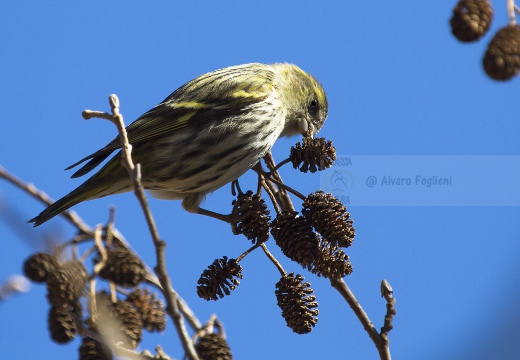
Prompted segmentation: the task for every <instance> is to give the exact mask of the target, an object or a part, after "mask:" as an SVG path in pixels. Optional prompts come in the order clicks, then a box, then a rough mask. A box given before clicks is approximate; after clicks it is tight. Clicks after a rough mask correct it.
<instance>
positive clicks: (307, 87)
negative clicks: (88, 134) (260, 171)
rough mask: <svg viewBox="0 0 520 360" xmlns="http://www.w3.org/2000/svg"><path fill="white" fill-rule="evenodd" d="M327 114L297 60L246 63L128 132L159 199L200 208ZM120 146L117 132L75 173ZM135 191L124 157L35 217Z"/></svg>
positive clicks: (212, 76)
mask: <svg viewBox="0 0 520 360" xmlns="http://www.w3.org/2000/svg"><path fill="white" fill-rule="evenodd" d="M326 117H327V98H326V96H325V92H324V91H323V88H322V87H321V85H320V84H319V83H318V82H317V81H316V80H315V79H314V78H313V77H312V76H310V75H308V74H307V73H305V72H304V71H302V70H301V69H300V68H298V67H297V66H295V65H291V64H273V65H264V64H258V63H254V64H246V65H239V66H233V67H228V68H224V69H220V70H216V71H213V72H210V73H207V74H204V75H202V76H200V77H198V78H196V79H194V80H191V81H189V82H188V83H186V84H185V85H183V86H181V87H180V88H178V89H177V90H175V91H174V92H173V93H172V94H171V95H170V96H168V97H167V98H166V99H165V100H164V101H163V102H161V103H160V104H159V105H157V106H156V107H154V108H153V109H151V110H150V111H148V112H146V113H145V114H143V115H142V116H141V117H139V118H138V119H137V120H136V121H134V122H133V123H132V124H130V125H129V126H128V127H127V128H126V129H127V132H128V138H129V141H130V143H131V144H132V147H133V149H132V157H133V160H134V162H135V163H140V164H141V173H142V182H143V185H144V187H145V188H146V189H148V190H149V191H150V192H151V193H152V195H153V196H155V197H157V198H161V199H177V200H180V199H182V200H183V201H182V205H183V207H184V208H185V209H186V210H187V211H190V212H196V211H197V209H198V207H199V205H200V203H201V201H202V200H203V199H204V197H205V195H207V194H208V193H210V192H212V191H215V190H216V189H218V188H220V187H222V186H223V185H225V184H227V183H229V182H231V181H233V180H235V179H237V178H238V177H240V176H241V175H242V174H244V173H245V172H246V171H247V170H249V169H250V168H252V167H253V166H254V165H255V164H256V163H257V162H258V161H259V160H260V159H261V158H262V157H263V156H264V155H265V154H266V153H267V152H268V151H269V150H270V149H271V147H272V146H273V144H274V143H275V141H276V140H277V139H278V138H279V137H280V136H292V135H296V134H305V133H306V132H307V130H310V132H311V133H312V134H314V133H316V132H317V131H318V130H319V129H320V128H321V126H322V125H323V122H324V121H325V118H326ZM120 148H121V145H120V141H119V137H116V138H115V139H114V140H112V141H111V142H110V143H108V144H107V145H106V146H105V147H104V148H102V149H100V150H98V151H96V152H95V153H93V154H91V155H89V156H87V157H85V158H83V159H81V160H80V161H78V162H77V163H75V164H73V165H72V166H70V167H69V168H67V169H70V168H72V167H75V166H77V165H79V164H81V163H83V162H85V161H87V160H88V162H87V163H86V164H85V165H83V167H81V168H80V169H79V170H78V171H77V172H76V173H74V174H73V175H72V177H79V176H82V175H85V174H86V173H88V172H90V171H91V170H92V169H94V168H95V167H97V166H98V165H99V164H100V163H101V162H103V160H105V159H106V158H107V157H108V156H109V155H110V154H111V153H112V152H113V151H115V150H118V149H120ZM131 190H132V183H131V181H130V178H129V177H128V174H127V173H126V170H125V169H124V168H123V166H122V165H121V163H120V158H119V156H118V155H116V156H114V157H113V158H112V159H110V160H109V161H108V162H107V163H106V164H105V165H104V166H103V167H102V168H101V169H100V170H99V171H98V172H97V173H96V174H94V175H93V176H92V177H91V178H90V179H88V180H87V181H86V182H85V183H83V184H82V185H80V186H79V187H78V188H77V189H76V190H74V191H72V192H71V193H70V194H68V195H66V196H65V197H64V198H62V199H60V200H58V201H57V202H56V203H54V204H52V205H51V206H49V207H48V208H47V209H45V210H44V211H43V212H42V213H41V214H40V215H38V216H37V217H35V218H34V219H32V220H30V221H31V222H34V225H35V226H37V225H40V224H41V223H43V222H45V221H47V220H49V219H50V218H52V217H53V216H55V215H57V214H59V213H60V212H62V211H64V210H66V209H68V208H70V207H71V206H74V205H76V204H77V203H79V202H82V201H85V200H90V199H95V198H99V197H103V196H107V195H111V194H116V193H122V192H126V191H131Z"/></svg>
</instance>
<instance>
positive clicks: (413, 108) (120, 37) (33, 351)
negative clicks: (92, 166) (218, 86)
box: [0, 1, 520, 360]
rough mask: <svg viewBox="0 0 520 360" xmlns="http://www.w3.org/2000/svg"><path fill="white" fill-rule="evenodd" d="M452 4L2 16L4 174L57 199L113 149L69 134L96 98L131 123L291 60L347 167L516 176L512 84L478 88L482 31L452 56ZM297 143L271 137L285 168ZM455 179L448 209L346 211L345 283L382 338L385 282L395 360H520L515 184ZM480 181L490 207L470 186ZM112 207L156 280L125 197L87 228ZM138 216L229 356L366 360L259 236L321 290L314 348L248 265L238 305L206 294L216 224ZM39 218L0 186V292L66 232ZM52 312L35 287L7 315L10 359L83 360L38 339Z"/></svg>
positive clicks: (353, 324) (89, 9)
mask: <svg viewBox="0 0 520 360" xmlns="http://www.w3.org/2000/svg"><path fill="white" fill-rule="evenodd" d="M494 3H495V21H494V24H493V26H492V28H491V32H492V33H493V32H495V31H496V30H497V29H498V28H500V27H502V26H504V25H505V24H506V22H507V13H506V10H505V1H500V2H498V1H494ZM454 5H455V1H444V2H411V1H402V2H392V3H386V2H376V1H364V2H348V3H347V2H332V1H322V2H316V1H312V2H311V1H298V2H296V1H285V2H280V1H263V2H262V3H261V4H260V2H256V3H252V2H230V1H225V2H209V1H208V2H153V3H146V2H123V1H113V2H101V1H89V2H65V1H56V2H52V3H44V2H36V1H26V2H3V3H1V4H0V44H1V46H2V55H1V56H0V80H1V84H2V86H1V87H0V109H1V112H0V114H1V124H2V125H1V128H0V129H1V131H0V165H2V166H3V167H5V168H6V169H7V170H9V171H11V172H12V173H15V174H17V175H18V176H19V177H21V178H23V179H25V180H26V181H30V182H33V183H34V184H35V185H37V186H38V187H39V188H41V189H43V190H45V191H46V192H47V193H48V194H50V195H51V196H52V197H54V198H59V197H61V196H63V195H65V194H66V193H67V192H69V191H70V190H72V189H73V188H75V187H76V186H78V185H79V184H80V183H81V181H82V179H74V180H71V179H69V176H70V175H71V174H70V173H68V172H65V171H63V169H64V168H65V167H67V166H68V165H70V164H72V163H74V162H76V161H77V160H78V159H80V158H82V157H83V156H85V155H87V154H90V153H91V152H93V151H95V150H97V149H98V148H100V147H102V146H104V145H105V144H106V142H108V141H109V140H111V139H112V138H113V137H114V136H115V128H114V127H113V126H112V125H111V124H109V123H108V122H104V121H100V120H91V121H84V120H82V118H81V111H82V110H84V109H87V108H89V109H95V110H108V105H107V96H108V95H109V94H111V93H116V94H117V95H118V96H119V98H120V100H121V111H122V112H123V114H124V116H125V119H126V121H127V123H130V122H131V121H132V120H133V119H135V118H136V117H138V116H139V115H140V114H142V113H144V112H145V111H147V110H148V109H150V108H151V107H153V106H154V105H155V104H157V103H158V102H160V101H161V100H163V99H164V98H165V97H166V96H167V95H169V94H170V93H171V92H172V91H173V90H175V89H176V88H177V87H178V86H180V85H182V84H183V83H184V82H186V81H188V80H190V79H192V78H194V77H196V76H198V75H200V74H202V73H204V72H207V71H211V70H214V69H217V68H221V67H225V66H229V65H236V64H241V63H248V62H256V61H258V62H263V63H273V62H292V63H295V64H297V65H299V66H300V67H301V68H303V69H304V70H306V71H308V72H309V73H311V74H313V75H314V76H315V77H316V78H317V79H318V80H319V81H320V82H321V83H322V84H323V86H324V88H325V90H326V92H327V95H328V100H329V117H328V120H327V122H326V123H325V126H324V128H323V130H322V131H321V133H320V135H321V136H324V137H326V138H328V139H331V140H333V141H334V144H335V146H336V148H337V152H338V154H339V155H341V156H355V155H371V156H376V157H375V158H377V156H381V155H421V156H422V155H448V156H449V155H479V156H483V155H502V156H506V155H507V156H510V157H509V158H500V159H501V161H504V166H503V167H501V169H502V170H504V168H505V169H506V171H502V173H505V174H506V175H505V176H507V174H510V176H511V178H518V177H519V170H518V167H515V166H513V165H515V164H518V161H517V160H518V159H517V158H515V157H514V155H518V154H519V150H520V148H519V141H518V138H519V134H520V121H519V119H518V111H517V108H516V105H517V103H518V94H519V93H520V92H519V90H520V79H514V80H512V81H510V82H506V83H497V82H494V81H492V80H489V79H488V78H487V77H486V76H485V75H484V73H483V71H482V67H481V58H482V56H483V53H484V51H485V47H486V45H487V43H488V42H489V41H490V36H489V35H488V36H487V37H486V38H485V39H483V40H481V41H480V42H478V43H476V44H471V45H466V44H460V43H458V42H457V41H456V40H455V39H454V38H453V37H452V36H451V33H450V29H449V25H448V21H449V18H450V16H451V8H452V7H453V6H454ZM298 140H299V139H298V138H292V139H282V140H280V141H278V142H277V144H276V145H275V147H274V150H273V153H274V156H275V158H276V159H278V160H282V159H283V158H284V157H286V156H287V154H288V151H289V148H290V146H292V145H293V144H294V143H295V142H296V141H298ZM496 159H498V158H496ZM437 161H438V162H439V161H441V160H439V159H437ZM476 161H478V157H477V158H476ZM497 161H498V160H497ZM438 162H437V165H438ZM508 164H511V165H510V168H508ZM465 166H468V168H467V170H466V172H467V173H469V174H473V173H474V176H473V177H474V178H475V179H476V181H477V182H478V186H474V185H473V184H472V183H471V182H468V184H467V185H466V186H463V187H462V189H461V193H460V194H458V193H455V194H452V195H450V196H452V197H453V198H454V201H453V203H450V204H449V205H450V206H439V204H437V203H434V202H432V203H431V204H430V205H429V204H420V205H421V206H415V205H413V204H412V205H410V206H402V204H399V205H400V206H391V205H392V204H390V206H389V204H384V205H385V206H379V205H372V204H371V205H370V206H368V205H367V204H363V203H359V202H358V204H356V203H355V202H354V201H353V202H352V203H351V204H350V206H349V210H350V213H351V216H352V218H353V219H354V225H355V227H356V232H357V236H356V239H355V242H354V244H353V246H352V247H351V248H349V249H348V250H347V253H348V254H349V255H350V256H351V260H352V263H353V266H354V273H353V274H352V275H351V276H349V277H348V278H347V279H346V281H347V283H348V284H349V286H350V287H351V289H352V290H353V292H354V293H355V294H356V296H357V298H358V299H359V301H360V302H361V304H362V306H363V307H364V308H365V310H366V311H367V313H368V315H369V316H370V317H371V320H372V321H373V322H374V324H375V326H376V327H377V328H380V327H381V326H382V324H383V317H384V313H385V303H384V301H383V300H382V299H381V298H380V296H379V284H380V281H381V279H383V278H385V279H387V280H388V281H389V282H390V284H391V285H392V286H393V288H394V294H395V297H396V298H397V303H396V309H397V315H396V317H395V320H394V330H393V331H392V332H391V333H390V341H391V344H390V346H391V352H392V355H393V356H394V358H396V359H417V358H421V359H460V358H472V359H489V358H501V359H513V358H518V357H519V356H520V346H518V345H515V344H518V342H517V341H516V340H517V339H518V337H519V336H520V330H519V329H518V326H516V324H518V320H519V318H520V310H519V309H518V302H517V301H516V299H517V298H518V295H519V294H518V291H519V290H518V286H517V282H518V279H519V275H520V268H519V266H518V261H517V259H518V258H519V255H520V251H519V250H520V249H519V245H518V243H519V242H518V240H519V238H520V225H519V221H518V219H519V218H520V208H519V207H518V197H519V194H518V190H517V189H515V188H514V183H515V182H510V181H509V182H507V183H506V184H505V185H504V183H502V181H501V179H503V178H504V177H503V175H502V177H501V178H497V177H495V176H494V173H493V170H492V169H493V168H492V167H489V166H488V163H486V162H483V165H482V168H481V169H479V167H478V165H477V166H475V165H474V164H472V165H471V166H469V165H468V164H466V163H464V162H461V164H460V167H461V168H462V169H466V168H465ZM412 170H413V169H412ZM445 170H446V171H445V173H446V172H448V173H449V168H448V169H445ZM282 176H283V177H284V180H285V181H286V182H287V183H288V184H292V185H294V186H295V187H296V188H297V189H298V190H300V192H302V193H304V194H308V193H310V192H312V191H315V190H317V189H319V188H320V184H321V183H322V181H323V179H324V178H323V176H324V175H321V176H320V175H318V174H314V175H310V174H301V173H299V172H298V171H294V170H292V169H290V168H284V169H283V170H282ZM470 177H471V176H470ZM253 178H254V177H252V176H246V179H245V180H244V181H243V183H241V184H242V187H243V188H244V187H247V184H250V186H249V187H253V186H254V185H253V183H254V181H253ZM511 183H512V184H513V185H511ZM482 184H486V185H487V186H485V188H486V191H485V192H482V191H480V190H479V189H482ZM389 192H390V195H391V196H399V194H397V195H396V193H394V189H390V190H389ZM462 193H463V195H464V196H463V195H462ZM504 193H506V194H510V198H511V199H513V200H512V201H511V202H504V204H502V205H508V206H496V203H494V202H493V201H492V198H493V197H494V195H493V194H500V196H503V194H504ZM468 194H469V195H468ZM423 195H424V192H423V193H421V192H419V193H417V194H415V195H414V196H419V197H420V196H423ZM403 196H411V195H403ZM468 196H469V197H473V198H479V197H480V198H481V200H482V201H481V203H482V206H468V205H472V204H473V203H471V202H469V201H468V200H467V197H468ZM506 197H507V196H506ZM488 199H489V201H488ZM231 201H232V197H231V195H230V193H229V188H228V187H224V188H223V189H221V190H219V191H217V192H216V193H214V194H213V195H211V196H209V197H208V199H207V201H206V203H205V206H206V207H207V208H209V209H213V210H216V211H221V212H226V211H229V209H230V203H231ZM506 203H507V204H506ZM511 203H513V205H514V204H515V203H516V206H511ZM396 204H397V203H396ZM111 205H114V206H115V207H116V221H117V222H116V226H117V227H118V229H119V230H120V231H121V232H122V233H123V234H124V235H125V236H126V238H127V239H128V241H129V242H130V243H131V244H132V246H133V248H134V249H135V250H136V251H137V252H138V253H139V254H140V255H141V256H142V257H143V259H144V260H146V261H147V262H148V263H149V264H150V265H151V266H153V264H154V254H153V251H152V242H151V240H150V237H149V235H148V233H147V230H146V226H145V222H144V219H143V216H142V214H141V212H140V211H139V209H138V206H137V202H136V200H135V198H134V197H133V195H131V194H125V195H118V196H114V197H109V198H105V199H100V200H96V201H91V202H87V203H84V204H80V205H78V206H76V207H75V208H74V209H75V210H76V211H77V212H78V213H79V214H80V215H81V216H82V217H83V218H84V219H85V221H87V222H88V223H89V224H91V225H92V226H93V225H95V224H98V223H103V222H105V221H106V220H107V217H108V207H109V206H111ZM440 205H443V204H442V203H441V204H440ZM444 205H445V204H444ZM499 205H500V204H499ZM298 206H299V205H297V207H298ZM151 207H152V211H153V213H154V216H155V219H156V221H157V224H158V228H159V231H160V234H161V236H162V238H163V239H164V240H166V241H167V243H168V247H167V256H168V266H169V269H170V273H171V276H172V279H173V286H174V288H175V289H176V290H177V291H178V292H179V293H180V294H181V296H183V298H185V299H186V301H187V302H188V303H189V305H190V306H191V307H192V309H193V310H194V312H195V313H196V314H197V316H198V317H199V318H200V319H201V320H202V321H204V320H206V319H208V318H209V316H210V314H212V313H216V314H217V315H218V316H219V318H220V319H221V320H222V321H223V323H224V324H225V327H226V331H227V334H228V337H229V343H230V345H231V348H232V350H233V353H234V355H235V358H236V359H263V358H266V357H270V358H280V359H300V358H303V357H306V358H330V359H343V358H349V359H361V360H363V359H376V358H377V352H376V350H375V348H374V346H373V344H372V343H371V341H370V339H369V338H368V336H367V334H366V333H365V332H364V330H363V329H362V327H361V325H360V323H359V322H358V321H357V319H356V318H355V316H354V315H353V313H352V311H351V310H350V309H349V308H348V306H347V304H346V303H345V302H344V301H343V300H342V299H341V297H340V296H339V295H338V293H337V292H335V291H334V289H332V288H331V287H330V285H328V282H327V281H326V280H324V279H321V278H316V277H314V276H312V275H311V274H308V273H305V272H303V271H302V270H301V268H300V267H299V266H298V265H296V264H292V263H290V261H289V260H288V259H286V258H284V257H283V255H282V254H281V253H280V252H279V251H278V250H277V249H276V246H275V244H274V241H272V240H270V241H269V242H268V245H269V247H270V249H271V251H273V253H275V255H276V256H277V257H278V258H279V260H280V261H282V263H283V265H284V267H285V268H286V269H287V270H289V271H297V272H302V274H303V275H304V276H305V278H306V279H308V280H309V281H310V282H311V283H312V286H313V288H314V290H315V294H316V296H317V300H318V302H319V304H320V307H319V309H320V314H319V322H318V324H317V326H316V328H315V330H314V331H313V332H312V333H311V334H308V335H304V336H301V335H296V334H294V333H292V332H291V331H290V329H289V328H287V327H286V325H285V322H284V320H283V319H282V317H281V316H280V310H279V308H278V307H277V306H276V299H275V296H274V285H275V283H276V282H277V281H278V278H279V274H278V272H277V270H276V269H275V268H274V267H273V266H271V265H270V263H269V261H268V260H267V259H266V258H265V256H263V255H262V254H261V253H260V252H255V253H253V254H251V255H250V256H248V257H247V258H246V259H245V260H244V261H243V262H242V266H243V267H244V279H243V280H242V282H241V285H240V286H239V287H238V288H237V290H236V291H235V292H234V293H233V294H232V296H229V297H227V298H224V299H222V300H220V301H218V302H206V301H204V300H201V299H199V298H198V297H197V295H196V293H195V287H196V281H197V279H198V277H199V276H200V273H201V272H202V271H203V270H204V269H205V268H206V267H207V266H208V265H209V264H210V263H211V262H212V261H213V260H214V259H215V258H219V257H222V256H223V255H227V256H228V257H236V256H238V255H239V254H240V253H241V252H242V251H244V250H245V249H246V248H247V247H248V245H249V243H248V242H247V240H246V239H245V238H244V237H239V236H234V235H232V233H231V231H230V229H229V226H228V225H226V224H223V223H219V222H217V221H216V220H212V219H206V218H203V217H199V216H195V215H191V214H188V213H186V212H184V211H183V210H182V208H181V206H180V203H179V202H168V201H160V200H151ZM13 209H16V210H13ZM41 210H42V206H41V205H40V204H39V203H37V202H36V201H35V200H33V199H31V198H29V197H27V196H26V195H25V194H23V193H22V192H21V191H19V190H18V189H15V188H13V187H12V186H11V185H9V184H7V183H5V182H0V212H1V213H0V215H2V218H3V220H2V219H0V234H1V239H2V242H0V251H2V253H3V254H4V255H3V256H2V262H1V265H0V281H3V280H5V279H7V278H8V277H9V276H11V275H12V274H16V273H20V272H21V263H22V261H23V260H24V259H25V258H26V257H27V256H28V255H29V254H30V253H32V252H34V251H35V250H37V249H40V248H41V239H42V237H44V236H45V235H46V234H59V236H60V238H62V239H67V238H69V237H71V236H72V235H73V234H74V229H73V228H71V227H70V226H69V225H68V224H67V223H66V222H65V221H63V220H62V219H59V218H57V219H55V220H53V221H51V222H49V223H48V224H46V225H44V226H41V227H40V228H37V229H34V230H33V229H32V228H30V226H29V225H26V224H25V223H24V221H25V220H27V219H30V218H32V217H33V216H35V215H36V214H38V213H39V212H40V211H41ZM13 218H14V219H15V220H13ZM16 219H18V220H16ZM17 221H19V223H18V222H17ZM15 229H17V230H15ZM22 234H23V236H22ZM47 309H48V305H47V304H46V300H45V289H44V287H42V286H37V285H35V286H33V287H32V289H31V291H30V292H29V293H27V294H24V295H19V296H16V297H13V298H11V299H9V300H7V301H4V302H3V303H2V304H1V305H0V318H1V319H2V320H1V321H2V324H3V326H2V327H0V339H2V340H1V341H0V343H2V344H3V346H2V350H0V351H1V352H3V354H2V356H3V357H6V358H8V357H16V358H20V359H29V358H35V357H42V354H47V355H45V358H56V359H61V358H74V357H76V356H77V347H78V346H79V341H78V340H75V342H73V343H72V344H70V345H67V346H59V345H57V344H54V343H52V342H51V341H50V339H49V336H48V333H47V325H46V318H47ZM512 339H515V341H512ZM156 344H161V345H162V346H163V348H164V349H165V351H166V352H167V353H168V354H170V355H171V356H175V357H177V358H181V357H182V352H181V348H180V344H179V342H178V340H177V336H176V334H175V333H174V331H173V326H172V324H171V323H169V328H167V331H166V333H165V334H163V335H158V336H157V335H149V334H146V335H145V337H144V341H143V343H142V349H153V348H154V347H155V345H156Z"/></svg>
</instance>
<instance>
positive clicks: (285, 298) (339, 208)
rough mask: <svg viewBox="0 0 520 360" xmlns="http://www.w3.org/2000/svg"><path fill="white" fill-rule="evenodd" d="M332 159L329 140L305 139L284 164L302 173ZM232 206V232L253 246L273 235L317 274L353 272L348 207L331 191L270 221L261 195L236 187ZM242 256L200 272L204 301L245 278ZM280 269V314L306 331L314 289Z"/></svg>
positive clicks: (313, 319) (312, 317)
mask: <svg viewBox="0 0 520 360" xmlns="http://www.w3.org/2000/svg"><path fill="white" fill-rule="evenodd" d="M335 160H336V150H335V148H334V147H333V146H332V142H331V141H327V140H325V139H323V138H314V139H313V138H310V137H305V138H304V139H303V140H302V143H297V144H296V145H295V146H293V147H292V148H291V153H290V156H289V159H288V160H287V161H286V162H290V163H292V165H293V167H294V168H297V169H299V170H300V171H301V172H308V171H310V172H312V173H313V172H316V171H321V170H324V169H326V168H329V167H330V166H331V165H332V164H333V162H334V161H335ZM232 205H233V210H232V213H231V214H232V218H233V219H235V220H234V221H235V222H234V224H233V227H234V229H233V230H234V233H235V234H243V235H245V236H246V237H247V238H248V239H249V240H251V241H252V242H253V244H257V245H258V244H262V243H263V242H265V241H266V240H268V239H269V236H270V235H272V236H273V238H274V240H275V242H276V245H278V246H279V247H280V249H281V250H282V252H283V254H284V255H286V256H287V257H288V258H289V259H291V260H293V261H295V262H297V263H298V264H300V265H301V266H302V267H303V268H304V269H307V270H309V271H310V272H312V273H313V274H316V275H318V276H322V277H326V278H329V279H340V278H342V277H344V276H346V275H349V274H351V273H352V265H351V263H350V260H349V257H348V255H347V254H345V252H344V251H343V249H345V248H347V247H349V246H350V245H351V244H352V242H353V241H354V236H355V229H354V227H353V226H352V223H353V221H352V219H351V218H350V214H349V213H348V211H347V209H346V207H345V206H344V205H343V204H342V203H341V201H340V200H339V199H338V198H336V197H334V196H333V195H331V194H326V193H324V192H323V191H321V190H319V191H316V192H313V193H311V194H309V195H308V196H307V197H306V198H305V199H304V200H303V204H302V210H301V212H296V211H278V213H277V216H276V218H275V219H274V220H273V221H271V217H270V216H269V210H267V206H266V204H265V201H264V199H262V198H261V197H260V194H253V192H252V191H247V192H245V193H242V192H240V191H239V194H238V196H237V199H236V200H234V201H233V203H232ZM242 258H243V257H242V256H241V257H240V258H239V259H238V260H237V259H229V258H228V257H227V256H224V257H223V258H220V259H216V260H215V261H214V262H213V263H212V264H211V265H210V266H209V267H208V268H207V269H206V270H204V272H203V273H202V275H201V277H200V279H199V281H198V286H197V294H198V295H199V296H200V297H201V298H203V299H206V300H218V299H220V298H222V297H224V296H225V295H230V294H231V291H232V290H235V288H236V287H237V286H238V285H239V283H240V282H239V279H242V278H243V275H242V270H243V269H242V267H241V266H240V265H239V262H240V260H241V259H242ZM280 272H281V275H282V276H281V278H280V280H279V281H278V283H277V284H276V290H275V295H276V298H277V302H278V306H279V307H280V308H281V310H282V316H283V317H284V319H285V321H286V323H287V325H288V326H289V327H290V328H291V329H292V330H293V331H294V332H296V333H298V334H305V333H308V332H310V331H312V329H313V327H314V326H315V325H316V323H317V315H318V309H317V306H318V303H317V302H316V297H315V295H314V294H313V289H312V288H311V287H310V283H309V282H306V281H304V278H303V276H302V275H300V274H294V273H289V274H288V273H286V272H284V271H280Z"/></svg>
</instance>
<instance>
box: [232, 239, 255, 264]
mask: <svg viewBox="0 0 520 360" xmlns="http://www.w3.org/2000/svg"><path fill="white" fill-rule="evenodd" d="M259 246H260V244H259V243H256V244H255V245H253V246H251V247H250V248H249V249H247V250H246V251H244V252H243V253H242V255H240V256H239V257H238V258H237V259H236V262H237V263H239V262H240V260H242V259H243V258H245V257H246V256H247V255H248V254H249V253H251V252H252V251H253V250H255V249H257V248H258V247H259Z"/></svg>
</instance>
